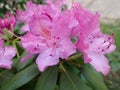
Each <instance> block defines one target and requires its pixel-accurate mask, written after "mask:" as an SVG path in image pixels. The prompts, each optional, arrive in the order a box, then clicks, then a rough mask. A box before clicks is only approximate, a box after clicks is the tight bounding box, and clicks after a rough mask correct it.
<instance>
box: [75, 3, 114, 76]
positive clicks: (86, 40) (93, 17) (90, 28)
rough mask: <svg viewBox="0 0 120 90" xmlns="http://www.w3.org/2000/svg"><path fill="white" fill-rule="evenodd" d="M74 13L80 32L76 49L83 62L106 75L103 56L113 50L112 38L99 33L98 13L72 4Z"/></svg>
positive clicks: (105, 61) (107, 67) (106, 64)
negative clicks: (80, 53) (80, 54)
mask: <svg viewBox="0 0 120 90" xmlns="http://www.w3.org/2000/svg"><path fill="white" fill-rule="evenodd" d="M74 12H75V14H76V18H77V20H78V22H79V25H80V31H81V32H80V35H79V39H78V42H77V47H78V49H79V50H80V51H81V52H82V53H83V54H84V62H85V63H90V64H91V65H92V66H93V67H94V68H95V69H96V70H97V71H98V72H102V73H103V74H104V75H107V74H108V73H109V71H110V66H109V62H108V60H107V58H106V57H105V56H104V55H105V54H107V53H110V52H112V51H113V50H114V49H115V45H114V39H113V37H112V36H109V35H107V34H102V32H101V31H100V25H99V23H100V22H99V18H100V16H99V14H98V13H96V14H93V13H92V12H91V11H89V10H85V9H83V8H82V7H81V6H80V5H79V4H78V3H75V4H74Z"/></svg>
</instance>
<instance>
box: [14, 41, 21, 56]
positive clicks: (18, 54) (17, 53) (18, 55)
mask: <svg viewBox="0 0 120 90" xmlns="http://www.w3.org/2000/svg"><path fill="white" fill-rule="evenodd" d="M12 44H13V46H14V47H15V49H16V52H17V57H18V58H20V55H19V52H18V50H17V46H16V44H15V42H12Z"/></svg>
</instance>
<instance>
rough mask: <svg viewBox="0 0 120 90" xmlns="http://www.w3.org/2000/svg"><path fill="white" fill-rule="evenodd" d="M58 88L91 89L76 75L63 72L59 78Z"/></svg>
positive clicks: (65, 89)
mask: <svg viewBox="0 0 120 90" xmlns="http://www.w3.org/2000/svg"><path fill="white" fill-rule="evenodd" d="M60 90H92V89H91V88H89V87H88V86H87V85H86V84H85V83H84V82H83V81H82V80H81V79H80V78H79V77H78V76H77V75H75V74H74V73H71V72H69V71H68V72H67V71H66V72H63V73H62V74H61V78H60Z"/></svg>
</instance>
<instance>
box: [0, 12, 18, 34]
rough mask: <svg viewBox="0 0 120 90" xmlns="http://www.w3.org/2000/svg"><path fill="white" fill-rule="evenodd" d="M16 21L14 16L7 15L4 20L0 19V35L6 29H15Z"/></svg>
mask: <svg viewBox="0 0 120 90" xmlns="http://www.w3.org/2000/svg"><path fill="white" fill-rule="evenodd" d="M15 24H16V20H15V17H14V15H13V14H9V13H7V14H6V15H5V17H4V18H0V33H3V30H4V29H8V30H12V29H13V28H14V27H15Z"/></svg>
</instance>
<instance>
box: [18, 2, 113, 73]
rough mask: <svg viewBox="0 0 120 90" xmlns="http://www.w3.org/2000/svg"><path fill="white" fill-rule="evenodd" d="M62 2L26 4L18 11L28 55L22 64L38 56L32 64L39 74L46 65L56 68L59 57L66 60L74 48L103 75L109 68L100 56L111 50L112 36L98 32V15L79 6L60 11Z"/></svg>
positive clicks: (105, 59) (23, 43) (103, 57)
mask: <svg viewBox="0 0 120 90" xmlns="http://www.w3.org/2000/svg"><path fill="white" fill-rule="evenodd" d="M65 3H66V1H65V0H62V1H61V2H60V1H59V0H58V1H52V0H46V4H45V5H36V4H33V3H32V2H31V1H30V2H28V3H27V5H26V9H25V11H18V18H19V21H22V22H24V23H25V25H24V26H23V27H22V30H23V31H28V32H27V34H26V35H24V36H22V37H21V41H22V46H23V47H24V48H25V50H26V51H27V52H28V55H27V56H26V57H24V58H23V59H22V61H23V62H24V61H25V59H26V58H29V57H31V56H33V55H34V54H38V57H37V59H36V63H37V66H38V68H39V70H40V71H42V72H43V71H44V70H45V69H46V68H47V67H48V66H53V65H56V64H57V63H58V62H59V58H61V59H67V58H68V57H69V56H70V55H72V54H73V53H75V52H76V47H77V48H78V49H79V50H80V51H81V52H82V53H83V54H84V61H85V63H90V64H91V65H92V66H93V67H94V68H95V69H96V70H97V71H99V72H102V73H103V74H104V75H107V74H108V72H109V71H110V66H109V62H108V60H107V58H106V57H105V56H104V55H105V54H107V53H110V52H112V51H113V50H114V49H115V45H114V40H113V36H109V35H107V34H103V33H102V32H101V30H100V25H99V18H100V15H99V14H98V13H95V14H93V13H92V12H91V11H89V10H85V9H83V8H82V7H81V6H80V4H79V3H73V4H72V8H71V9H70V8H69V9H67V10H65V11H62V5H63V4H65ZM30 6H31V7H30ZM29 7H30V8H29ZM73 38H77V40H76V42H75V44H76V46H75V45H74V44H73V42H72V41H71V39H73Z"/></svg>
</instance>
